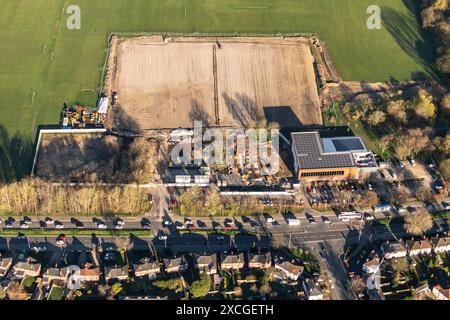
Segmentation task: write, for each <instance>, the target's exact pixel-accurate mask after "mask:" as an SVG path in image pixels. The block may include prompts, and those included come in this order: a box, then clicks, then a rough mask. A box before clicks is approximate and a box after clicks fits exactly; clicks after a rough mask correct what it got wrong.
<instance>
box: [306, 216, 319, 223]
mask: <svg viewBox="0 0 450 320" xmlns="http://www.w3.org/2000/svg"><path fill="white" fill-rule="evenodd" d="M308 222H309V224H316V223H317V222H316V219H314V217H309V218H308Z"/></svg>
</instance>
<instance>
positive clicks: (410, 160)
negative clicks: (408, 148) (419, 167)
mask: <svg viewBox="0 0 450 320" xmlns="http://www.w3.org/2000/svg"><path fill="white" fill-rule="evenodd" d="M409 163H410V164H411V165H412V166H413V167H415V166H416V164H417V163H416V160H414V159H413V158H410V159H409Z"/></svg>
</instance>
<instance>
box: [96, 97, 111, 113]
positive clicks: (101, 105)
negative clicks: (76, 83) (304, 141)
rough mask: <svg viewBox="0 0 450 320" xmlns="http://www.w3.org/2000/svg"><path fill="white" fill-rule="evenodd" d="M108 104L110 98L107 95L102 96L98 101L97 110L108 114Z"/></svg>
mask: <svg viewBox="0 0 450 320" xmlns="http://www.w3.org/2000/svg"><path fill="white" fill-rule="evenodd" d="M108 104H109V100H108V98H107V97H102V98H100V100H99V101H98V106H97V107H98V108H97V112H98V113H99V114H106V113H107V112H108Z"/></svg>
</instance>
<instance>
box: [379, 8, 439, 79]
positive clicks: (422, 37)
mask: <svg viewBox="0 0 450 320" xmlns="http://www.w3.org/2000/svg"><path fill="white" fill-rule="evenodd" d="M403 3H404V5H405V6H406V7H407V8H408V10H409V11H410V13H411V14H412V15H407V14H405V13H402V12H399V11H396V10H394V9H392V8H390V7H382V8H381V12H382V18H383V24H384V27H385V28H386V30H387V31H388V32H389V33H390V34H391V36H392V37H393V38H394V39H395V41H396V42H397V43H398V44H399V46H400V47H401V48H402V49H403V51H404V52H405V53H406V54H408V55H409V56H410V57H412V58H413V59H414V60H415V61H416V62H417V63H419V64H421V65H422V66H423V67H424V69H425V71H426V74H423V73H422V74H421V78H423V77H426V78H428V79H429V78H433V79H436V80H441V79H442V75H441V74H440V72H439V71H438V70H437V69H436V67H435V66H434V65H433V63H434V60H435V59H436V47H437V45H436V43H435V42H434V41H433V39H432V36H431V34H428V33H427V32H425V31H424V30H422V28H421V25H422V23H421V19H420V6H419V3H416V2H414V1H411V0H403ZM412 76H414V78H415V79H417V71H415V72H412ZM421 80H423V79H421Z"/></svg>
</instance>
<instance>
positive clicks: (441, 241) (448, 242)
mask: <svg viewBox="0 0 450 320" xmlns="http://www.w3.org/2000/svg"><path fill="white" fill-rule="evenodd" d="M431 243H432V244H433V246H434V247H435V248H439V247H446V246H450V237H441V238H431Z"/></svg>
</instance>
